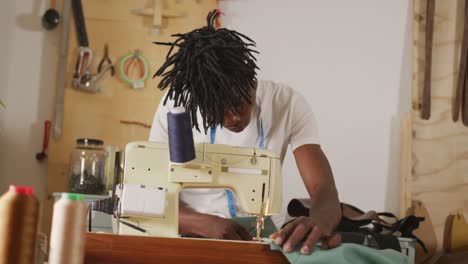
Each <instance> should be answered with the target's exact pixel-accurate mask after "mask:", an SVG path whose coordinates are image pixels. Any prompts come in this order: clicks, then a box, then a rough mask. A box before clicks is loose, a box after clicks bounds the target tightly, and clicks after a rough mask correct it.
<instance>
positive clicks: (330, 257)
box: [263, 239, 412, 264]
mask: <svg viewBox="0 0 468 264" xmlns="http://www.w3.org/2000/svg"><path fill="white" fill-rule="evenodd" d="M263 241H265V242H267V243H270V248H271V249H272V250H279V251H281V252H283V254H284V255H285V256H286V258H287V259H288V261H289V262H290V263H293V264H302V263H314V264H320V263H327V264H328V263H334V264H349V263H352V264H367V263H369V264H374V263H379V264H393V263H398V264H405V263H408V264H411V263H412V261H411V260H410V259H409V257H408V256H405V255H403V254H401V253H400V252H397V251H395V250H393V249H384V250H377V249H373V248H369V247H366V246H361V245H357V244H347V243H344V244H341V245H340V246H339V247H337V248H334V249H328V250H322V249H320V247H319V245H317V246H315V248H314V249H313V250H312V253H311V254H310V255H303V254H302V253H301V252H300V249H301V245H299V246H298V247H297V248H296V250H295V251H293V252H291V253H285V252H284V251H283V249H282V248H281V247H279V246H278V245H276V244H275V243H274V242H273V241H272V240H270V239H264V240H263Z"/></svg>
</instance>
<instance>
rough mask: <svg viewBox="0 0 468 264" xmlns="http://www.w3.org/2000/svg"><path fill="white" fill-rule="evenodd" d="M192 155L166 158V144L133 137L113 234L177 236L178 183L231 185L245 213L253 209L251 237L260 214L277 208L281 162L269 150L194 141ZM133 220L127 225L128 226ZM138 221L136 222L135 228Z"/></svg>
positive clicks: (260, 224) (188, 185)
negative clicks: (185, 159)
mask: <svg viewBox="0 0 468 264" xmlns="http://www.w3.org/2000/svg"><path fill="white" fill-rule="evenodd" d="M195 152H196V158H195V160H193V161H191V162H188V163H184V164H176V163H171V162H170V160H169V149H168V145H167V144H161V143H155V142H133V143H130V144H128V145H127V146H126V149H125V166H124V178H123V191H122V197H121V203H120V208H119V212H120V217H121V220H122V221H125V223H126V224H120V225H119V234H125V235H149V236H160V237H178V236H179V232H178V230H179V221H178V216H179V192H180V191H181V190H182V189H183V188H226V189H231V190H232V191H233V192H234V193H235V194H236V195H237V199H238V200H239V202H240V206H241V208H242V209H243V211H245V212H246V213H248V214H253V215H257V237H259V236H260V231H261V229H262V228H263V217H264V216H266V215H271V214H276V213H279V212H280V207H281V201H282V178H281V162H280V160H279V159H278V157H277V156H276V154H274V153H273V152H272V151H268V150H263V149H253V148H241V147H231V146H227V145H219V144H204V143H203V144H195ZM132 226H133V227H132ZM135 227H138V228H135Z"/></svg>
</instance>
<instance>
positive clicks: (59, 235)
mask: <svg viewBox="0 0 468 264" xmlns="http://www.w3.org/2000/svg"><path fill="white" fill-rule="evenodd" d="M87 208H88V207H87V206H86V204H85V203H83V196H82V195H81V194H74V193H63V194H62V198H61V199H60V200H58V201H57V202H56V203H55V205H54V214H53V218H52V231H51V234H50V251H49V264H63V263H67V264H83V263H84V243H85V234H86V213H87Z"/></svg>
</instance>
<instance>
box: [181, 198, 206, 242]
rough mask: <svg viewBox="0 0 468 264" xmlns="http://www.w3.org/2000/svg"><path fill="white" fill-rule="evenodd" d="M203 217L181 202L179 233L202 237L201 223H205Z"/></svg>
mask: <svg viewBox="0 0 468 264" xmlns="http://www.w3.org/2000/svg"><path fill="white" fill-rule="evenodd" d="M203 215H204V214H202V213H199V212H197V211H195V210H193V209H192V208H190V206H188V205H187V204H186V203H184V202H182V201H179V233H181V234H194V235H201V234H200V225H199V223H200V221H203V219H202V218H203Z"/></svg>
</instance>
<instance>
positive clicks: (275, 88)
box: [149, 81, 319, 225]
mask: <svg viewBox="0 0 468 264" xmlns="http://www.w3.org/2000/svg"><path fill="white" fill-rule="evenodd" d="M163 100H164V97H163V99H162V100H161V103H160V104H159V107H158V109H157V111H156V114H155V116H154V120H153V125H152V128H151V132H150V137H149V140H150V141H155V142H162V143H167V142H168V135H167V113H168V112H170V110H171V108H172V107H173V102H171V101H168V102H167V104H166V106H163V104H162V102H163ZM198 120H200V121H201V120H202V118H201V116H200V113H198ZM200 121H199V122H200ZM260 122H261V123H262V124H263V130H264V137H265V138H264V140H265V148H266V149H269V150H273V151H275V152H276V153H277V155H278V156H279V157H280V159H281V162H283V160H284V156H285V155H286V150H287V148H288V145H291V148H292V150H293V151H294V150H295V149H296V148H298V147H300V146H302V145H305V144H319V137H318V129H317V124H316V120H315V116H314V113H313V112H312V110H311V108H310V105H309V104H308V103H307V101H306V100H305V98H304V97H303V96H302V95H301V94H300V93H298V92H297V91H295V90H293V89H291V88H290V87H288V86H286V85H284V84H280V83H275V82H271V81H259V82H258V85H257V106H256V107H255V108H254V110H253V111H252V119H251V121H250V123H249V125H248V126H247V127H246V128H245V129H244V130H243V131H242V132H240V133H234V132H231V131H229V130H228V129H222V128H220V127H218V129H217V130H216V141H215V143H217V144H227V145H232V146H239V147H258V146H259V142H260ZM199 124H200V127H202V126H201V123H199ZM193 138H194V141H195V143H203V142H205V143H210V133H209V131H208V133H205V132H204V131H203V129H202V131H201V132H198V131H197V130H196V129H193ZM283 175H284V176H283V177H284V178H283V182H287V180H288V179H287V178H286V177H287V173H283ZM180 199H181V200H182V201H183V202H185V203H187V204H188V205H189V206H190V207H191V208H193V209H195V210H196V211H198V212H201V213H207V214H214V215H218V216H221V217H225V218H229V217H230V214H229V208H228V201H227V195H226V192H225V190H224V189H185V190H183V191H182V192H181V194H180ZM236 211H237V212H236V213H237V214H238V215H242V212H241V211H240V210H239V205H238V204H237V202H236ZM285 215H286V214H285V212H281V213H280V214H279V215H278V216H274V217H273V221H274V222H275V224H276V225H281V224H282V222H283V221H284V217H285Z"/></svg>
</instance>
